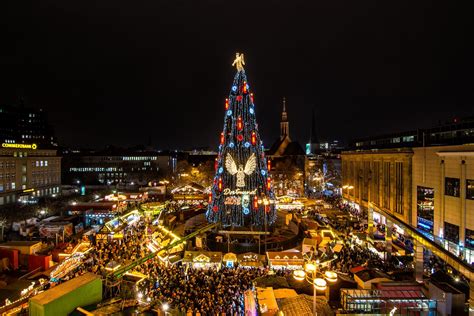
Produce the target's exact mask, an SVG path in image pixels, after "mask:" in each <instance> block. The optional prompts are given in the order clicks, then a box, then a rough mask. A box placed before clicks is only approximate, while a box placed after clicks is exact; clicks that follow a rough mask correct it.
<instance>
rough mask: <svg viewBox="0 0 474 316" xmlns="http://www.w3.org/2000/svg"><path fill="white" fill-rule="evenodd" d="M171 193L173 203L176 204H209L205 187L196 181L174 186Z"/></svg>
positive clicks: (179, 205)
mask: <svg viewBox="0 0 474 316" xmlns="http://www.w3.org/2000/svg"><path fill="white" fill-rule="evenodd" d="M171 195H172V201H171V204H172V205H174V206H178V207H181V206H186V205H188V206H189V205H207V200H208V197H207V194H206V192H205V188H204V187H203V186H201V185H199V184H197V183H194V182H193V183H189V184H186V185H181V186H178V187H176V188H174V189H173V190H171Z"/></svg>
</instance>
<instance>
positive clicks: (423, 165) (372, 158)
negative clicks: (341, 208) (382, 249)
mask: <svg viewBox="0 0 474 316" xmlns="http://www.w3.org/2000/svg"><path fill="white" fill-rule="evenodd" d="M473 143H474V122H473V121H471V120H460V121H456V122H454V123H452V124H449V125H445V126H438V127H435V128H430V129H425V130H418V131H416V133H415V132H407V133H399V134H394V135H385V136H383V137H374V138H373V139H365V140H363V141H362V140H357V141H354V143H353V144H354V148H355V150H352V151H345V152H343V153H342V178H343V181H342V184H343V197H344V198H345V199H346V200H347V201H349V202H350V203H352V204H353V205H354V206H355V207H357V208H360V209H361V210H362V211H368V212H369V226H370V225H372V224H375V225H377V224H384V225H385V224H387V218H386V217H391V220H390V221H399V223H401V224H402V225H401V226H405V227H408V228H409V230H411V231H413V232H414V233H412V235H413V234H415V235H417V234H420V235H423V236H425V237H426V238H428V239H429V240H431V241H433V242H434V243H436V244H437V245H440V246H442V247H443V248H444V249H445V250H447V251H448V252H449V253H451V254H453V255H454V256H455V258H459V259H461V260H463V262H464V263H466V264H468V265H470V264H473V263H474V145H473ZM395 144H402V145H404V146H403V147H402V146H400V147H394V145H395ZM423 145H424V146H423ZM362 148H363V149H362ZM396 229H400V231H401V233H403V229H401V228H400V225H399V226H398V228H397V227H395V230H396ZM453 262H454V261H453ZM459 264H460V265H462V264H461V263H459Z"/></svg>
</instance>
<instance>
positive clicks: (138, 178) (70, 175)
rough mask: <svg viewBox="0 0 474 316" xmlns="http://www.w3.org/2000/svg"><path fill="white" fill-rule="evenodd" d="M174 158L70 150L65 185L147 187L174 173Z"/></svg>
mask: <svg viewBox="0 0 474 316" xmlns="http://www.w3.org/2000/svg"><path fill="white" fill-rule="evenodd" d="M172 162H173V159H172V158H171V157H170V155H168V154H161V153H159V152H156V151H135V150H125V149H124V150H104V151H68V152H67V153H65V154H64V159H63V183H64V184H75V185H78V184H81V185H118V184H129V185H146V184H147V183H148V182H149V181H157V180H158V179H159V178H160V177H163V175H164V174H165V173H167V172H169V171H170V170H172V165H173V164H172Z"/></svg>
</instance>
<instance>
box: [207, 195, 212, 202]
mask: <svg viewBox="0 0 474 316" xmlns="http://www.w3.org/2000/svg"><path fill="white" fill-rule="evenodd" d="M211 202H212V194H209V200H208V203H209V204H211Z"/></svg>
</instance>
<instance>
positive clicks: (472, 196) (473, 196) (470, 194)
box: [466, 179, 474, 200]
mask: <svg viewBox="0 0 474 316" xmlns="http://www.w3.org/2000/svg"><path fill="white" fill-rule="evenodd" d="M466 199H469V200H474V180H469V179H467V180H466Z"/></svg>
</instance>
